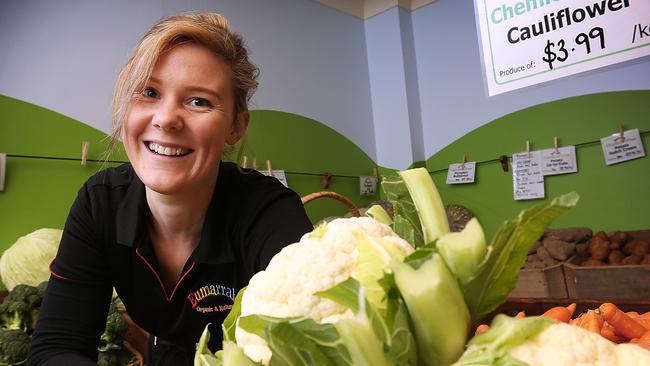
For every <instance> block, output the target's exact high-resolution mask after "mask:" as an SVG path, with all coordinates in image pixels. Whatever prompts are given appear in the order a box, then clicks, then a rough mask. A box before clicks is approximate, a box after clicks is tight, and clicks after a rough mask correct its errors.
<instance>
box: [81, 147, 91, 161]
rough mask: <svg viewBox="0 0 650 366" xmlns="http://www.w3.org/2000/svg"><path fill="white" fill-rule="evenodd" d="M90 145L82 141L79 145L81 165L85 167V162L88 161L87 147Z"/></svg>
mask: <svg viewBox="0 0 650 366" xmlns="http://www.w3.org/2000/svg"><path fill="white" fill-rule="evenodd" d="M89 146H90V143H89V142H88V141H83V142H82V143H81V165H82V166H86V160H87V159H88V147H89Z"/></svg>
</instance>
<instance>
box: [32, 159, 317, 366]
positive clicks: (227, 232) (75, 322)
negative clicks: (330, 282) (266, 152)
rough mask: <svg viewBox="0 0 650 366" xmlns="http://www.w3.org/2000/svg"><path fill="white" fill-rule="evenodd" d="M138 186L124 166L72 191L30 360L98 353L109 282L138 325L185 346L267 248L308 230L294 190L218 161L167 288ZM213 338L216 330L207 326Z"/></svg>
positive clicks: (219, 317)
mask: <svg viewBox="0 0 650 366" xmlns="http://www.w3.org/2000/svg"><path fill="white" fill-rule="evenodd" d="M149 216H150V212H149V208H148V206H147V203H146V197H145V187H144V185H143V183H142V182H141V181H140V179H139V178H138V177H137V176H136V174H135V172H134V171H133V168H132V167H131V166H130V165H129V164H125V165H122V166H120V167H117V168H111V169H107V170H105V171H102V172H100V173H98V174H96V175H95V176H93V177H92V178H90V179H89V180H88V181H87V182H86V184H85V185H84V186H83V187H82V188H81V189H80V191H79V194H78V196H77V199H76V200H75V202H74V204H73V206H72V208H71V210H70V214H69V216H68V219H67V221H66V224H65V229H64V232H63V237H62V239H61V244H60V247H59V251H58V253H57V256H56V258H55V260H54V261H53V263H52V266H51V272H52V276H51V277H50V282H49V285H48V288H47V291H46V295H45V299H44V301H43V304H42V307H41V311H40V314H39V320H38V323H37V327H36V331H35V333H34V335H33V341H32V348H31V350H30V359H29V364H30V365H87V364H89V365H90V364H93V363H91V361H90V360H95V359H96V357H97V344H98V339H99V336H100V335H101V333H102V332H103V329H104V325H105V320H106V313H107V310H108V305H109V300H110V296H111V293H112V288H113V287H115V289H116V291H117V294H118V295H119V297H120V299H121V300H122V302H123V303H124V305H125V307H126V309H127V312H128V314H129V315H130V316H131V318H132V319H133V320H134V321H135V322H136V323H137V324H138V325H140V326H141V327H142V328H143V329H145V330H146V331H148V332H149V333H151V334H152V335H155V336H156V337H157V338H159V339H161V340H164V341H165V342H170V343H173V344H174V345H177V346H178V347H180V348H185V349H187V350H188V352H192V351H193V349H194V347H195V344H196V342H197V341H198V339H199V337H200V335H201V332H202V331H203V329H204V327H205V326H206V324H208V323H213V324H217V325H220V324H221V323H222V322H223V320H224V319H225V317H226V315H227V314H228V311H229V310H230V308H231V307H232V304H233V302H234V298H235V295H236V294H237V292H238V291H239V290H240V289H241V288H242V287H244V286H246V285H247V284H248V281H249V279H250V278H251V277H252V276H253V274H255V273H256V272H258V271H260V270H262V269H264V268H265V267H266V265H267V264H268V262H269V261H270V260H271V258H272V257H273V255H275V254H276V253H277V252H279V251H280V250H281V249H282V248H283V247H284V246H286V245H288V244H291V243H294V242H296V241H298V240H299V239H300V237H301V236H302V235H303V234H304V233H306V232H308V231H310V230H311V229H312V225H311V223H310V221H309V219H308V217H307V215H306V213H305V210H304V208H303V206H302V203H301V201H300V197H299V196H298V195H297V194H296V193H295V192H293V191H291V190H289V189H287V188H285V187H284V186H283V185H282V184H281V183H279V182H278V181H277V179H275V178H271V177H265V176H264V175H262V174H260V173H258V172H256V171H246V172H245V173H242V172H241V171H240V170H239V169H238V168H237V166H236V165H234V164H231V163H221V166H220V170H219V178H218V180H217V184H216V187H215V191H214V195H213V197H212V202H211V203H210V205H209V208H208V211H207V214H206V218H205V223H204V225H203V231H202V233H201V240H200V242H199V245H198V247H197V248H196V249H195V250H194V252H193V253H192V255H191V256H190V258H189V259H188V261H187V262H186V264H185V267H184V269H183V271H182V274H181V277H180V280H179V281H178V283H177V284H176V286H175V287H174V288H173V289H165V287H164V286H163V283H162V281H161V278H160V276H159V274H158V268H159V265H158V262H157V260H156V256H155V254H154V251H153V248H152V245H151V242H150V239H149V234H148V230H147V223H148V221H149ZM213 329H214V330H216V331H217V332H214V333H213V337H214V343H213V342H211V343H213V344H217V345H218V346H220V345H221V339H222V335H221V332H220V327H218V326H217V327H213Z"/></svg>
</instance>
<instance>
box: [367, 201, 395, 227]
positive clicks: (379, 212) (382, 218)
mask: <svg viewBox="0 0 650 366" xmlns="http://www.w3.org/2000/svg"><path fill="white" fill-rule="evenodd" d="M366 215H368V216H370V217H372V218H373V219H375V220H377V221H379V222H381V223H382V224H385V225H388V226H390V225H392V224H393V219H391V218H390V215H389V214H388V212H386V210H384V208H383V207H381V206H380V205H372V206H371V207H370V208H369V209H367V210H366Z"/></svg>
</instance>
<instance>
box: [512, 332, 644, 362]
mask: <svg viewBox="0 0 650 366" xmlns="http://www.w3.org/2000/svg"><path fill="white" fill-rule="evenodd" d="M508 353H509V354H510V355H511V356H512V357H514V358H516V359H518V360H520V361H524V362H526V363H528V365H529V366H617V365H618V366H642V365H650V351H648V350H646V349H644V348H642V347H640V346H637V345H634V344H620V345H617V344H615V343H612V342H610V341H609V340H607V339H605V338H604V337H602V336H601V335H600V334H596V333H594V332H590V331H588V330H586V329H584V328H580V327H577V326H574V325H569V324H566V323H557V324H554V325H551V326H549V327H548V328H546V329H545V330H544V331H542V332H540V333H539V334H538V335H537V336H535V337H534V338H532V339H530V340H528V341H526V342H524V343H523V344H520V345H518V346H515V347H513V348H511V349H509V350H508Z"/></svg>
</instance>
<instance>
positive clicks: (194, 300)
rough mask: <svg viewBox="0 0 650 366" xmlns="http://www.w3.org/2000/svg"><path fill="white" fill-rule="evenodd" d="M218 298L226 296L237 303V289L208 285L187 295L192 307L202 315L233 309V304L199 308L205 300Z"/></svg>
mask: <svg viewBox="0 0 650 366" xmlns="http://www.w3.org/2000/svg"><path fill="white" fill-rule="evenodd" d="M213 296H214V297H216V296H224V297H227V298H228V299H230V301H232V302H234V301H235V289H234V288H232V287H226V286H222V285H206V286H203V287H201V288H199V289H198V290H196V291H194V292H190V293H189V294H187V300H188V301H189V302H190V304H191V305H192V309H194V310H196V311H198V312H200V313H212V312H215V311H228V310H230V309H231V308H232V304H223V305H214V306H198V305H199V303H200V302H202V301H203V300H205V299H207V298H210V297H213Z"/></svg>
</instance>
